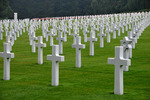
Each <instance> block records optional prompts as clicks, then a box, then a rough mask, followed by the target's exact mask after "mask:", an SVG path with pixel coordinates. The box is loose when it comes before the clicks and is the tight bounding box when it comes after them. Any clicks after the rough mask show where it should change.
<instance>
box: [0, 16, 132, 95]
mask: <svg viewBox="0 0 150 100" xmlns="http://www.w3.org/2000/svg"><path fill="white" fill-rule="evenodd" d="M102 18H104V17H102ZM93 20H96V19H94V18H93V19H90V20H89V19H87V22H86V23H87V24H86V25H87V26H89V23H91V22H92V21H93ZM82 21H83V20H82ZM102 22H103V23H104V20H102ZM27 23H29V22H27ZM71 23H72V22H70V26H69V27H71ZM93 23H95V22H93ZM93 23H92V25H91V26H92V28H91V32H90V38H87V40H88V41H90V55H92V56H93V55H94V41H97V38H96V37H95V30H98V28H99V24H98V25H97V26H95V25H94V24H93ZM112 23H113V20H112ZM40 24H41V23H40V21H38V22H36V21H33V22H32V21H31V22H30V27H31V30H30V31H31V33H30V35H32V37H35V35H34V34H35V30H37V29H38V28H39V27H40ZM32 25H33V26H32ZM46 25H47V26H48V27H49V22H48V24H46ZM72 25H73V24H72ZM80 25H81V26H80ZM47 26H46V33H47V32H48V30H47V29H48V27H47ZM63 26H65V27H63ZM66 27H67V26H66V24H65V23H64V22H62V23H61V26H59V27H57V25H54V26H53V30H52V31H51V32H54V31H55V32H56V29H57V28H58V29H57V30H58V31H59V33H58V34H59V37H58V38H57V40H59V46H58V45H53V44H52V45H51V46H52V49H53V50H52V56H50V55H48V56H47V60H52V85H53V86H58V85H59V64H58V62H59V61H64V57H63V56H59V54H62V53H63V49H62V48H63V45H62V41H66V40H67V35H66V31H67V30H66ZM103 27H104V26H103V24H102V28H100V29H101V30H100V34H99V36H100V38H102V37H103V36H104V33H103V30H104V28H103ZM109 27H112V26H109ZM42 28H43V27H42ZM73 28H74V33H73V36H74V44H73V45H72V47H73V48H76V67H79V68H80V67H81V48H85V45H82V44H81V37H80V36H79V34H77V33H79V28H82V23H80V24H79V22H78V21H77V20H75V23H74V27H73ZM86 28H87V27H86ZM70 29H71V28H70ZM115 29H116V28H115ZM85 30H86V29H85ZM86 31H87V30H86ZM108 31H111V30H108ZM63 33H64V37H63ZM44 34H45V33H44ZM52 34H53V33H52ZM56 34H57V33H56ZM70 35H71V34H70ZM46 36H48V34H46V35H45V37H46ZM42 39H43V38H42V37H41V36H40V37H38V43H37V44H36V43H33V41H32V45H33V44H35V46H37V47H38V63H39V64H43V47H46V44H44V43H43V40H42ZM33 40H35V39H33ZM101 41H103V39H101ZM100 47H103V43H101V45H100ZM118 52H123V48H122V47H119V48H118V49H116V53H118ZM7 53H9V52H7ZM1 55H2V56H3V54H1ZM11 57H13V56H11ZM11 57H9V58H11ZM7 58H8V57H7ZM118 60H119V62H118ZM109 62H110V63H111V64H113V63H114V64H115V65H116V66H120V65H123V66H129V65H130V60H126V59H124V58H123V55H122V53H119V55H117V54H116V59H110V61H109ZM120 70H123V68H122V69H121V68H118V67H117V68H116V72H119V71H120ZM115 75H116V77H117V78H116V81H115V82H116V85H115V86H118V84H119V89H122V87H123V85H122V83H123V82H122V80H123V78H122V77H123V72H122V73H120V76H118V73H116V74H115ZM121 75H122V76H121ZM121 79H122V80H121ZM115 90H116V91H117V92H115V93H118V91H119V93H121V94H122V90H118V88H117V87H116V89H115ZM120 91H121V92H120Z"/></svg>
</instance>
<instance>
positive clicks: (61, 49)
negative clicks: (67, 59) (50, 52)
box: [56, 31, 65, 54]
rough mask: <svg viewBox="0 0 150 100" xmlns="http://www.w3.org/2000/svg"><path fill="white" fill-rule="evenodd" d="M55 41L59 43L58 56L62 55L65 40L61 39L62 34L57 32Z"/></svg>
mask: <svg viewBox="0 0 150 100" xmlns="http://www.w3.org/2000/svg"><path fill="white" fill-rule="evenodd" d="M56 40H58V41H59V54H63V41H65V38H64V37H63V34H62V32H61V31H59V34H58V37H57V38H56Z"/></svg>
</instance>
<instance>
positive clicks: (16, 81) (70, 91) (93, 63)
mask: <svg viewBox="0 0 150 100" xmlns="http://www.w3.org/2000/svg"><path fill="white" fill-rule="evenodd" d="M41 32H42V30H41V29H38V30H37V31H36V36H39V35H41V34H42V33H41ZM111 36H112V34H111ZM124 36H127V32H126V33H124V34H121V36H117V39H111V43H107V42H106V37H105V44H104V45H105V47H104V48H100V46H99V45H100V43H99V37H98V41H97V42H95V56H89V44H90V43H89V42H87V43H84V41H83V36H82V44H85V45H86V48H85V49H82V67H81V68H75V48H72V43H73V37H72V36H68V40H67V42H64V43H63V46H64V49H63V53H64V54H63V56H65V61H64V62H60V63H59V74H60V77H59V83H60V85H59V86H57V87H52V86H51V73H52V72H51V69H52V68H51V67H52V63H51V61H48V60H47V59H46V56H47V54H52V47H50V46H49V42H46V41H45V39H44V42H45V43H46V44H47V47H46V48H44V54H43V55H44V57H43V58H44V64H43V65H38V64H37V60H38V54H37V49H36V53H32V52H31V46H30V45H29V37H28V35H27V32H26V33H23V35H22V36H20V37H19V38H18V39H17V40H16V41H15V44H14V46H13V51H12V53H14V54H15V58H14V59H11V65H10V71H11V72H10V77H11V80H9V81H4V80H3V58H0V100H150V26H149V27H148V28H147V29H145V31H144V32H143V33H142V35H141V37H140V39H139V40H138V43H137V44H136V49H133V58H132V59H131V63H132V65H131V66H130V71H129V72H124V95H114V65H108V64H107V59H108V58H109V57H111V58H112V57H114V56H115V54H114V50H115V46H120V40H122V39H123V37H124ZM111 38H112V37H111ZM54 39H56V37H55V38H54ZM4 41H5V39H4V40H3V41H2V40H0V52H3V42H4ZM54 44H58V41H57V40H55V41H54Z"/></svg>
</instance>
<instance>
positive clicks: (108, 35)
mask: <svg viewBox="0 0 150 100" xmlns="http://www.w3.org/2000/svg"><path fill="white" fill-rule="evenodd" d="M105 32H106V33H107V43H110V27H109V25H107V26H106V31H105Z"/></svg>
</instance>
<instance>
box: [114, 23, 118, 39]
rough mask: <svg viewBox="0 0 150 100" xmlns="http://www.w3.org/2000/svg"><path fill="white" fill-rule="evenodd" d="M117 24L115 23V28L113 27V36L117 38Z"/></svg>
mask: <svg viewBox="0 0 150 100" xmlns="http://www.w3.org/2000/svg"><path fill="white" fill-rule="evenodd" d="M116 29H117V27H116V24H114V28H113V38H114V39H116Z"/></svg>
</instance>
